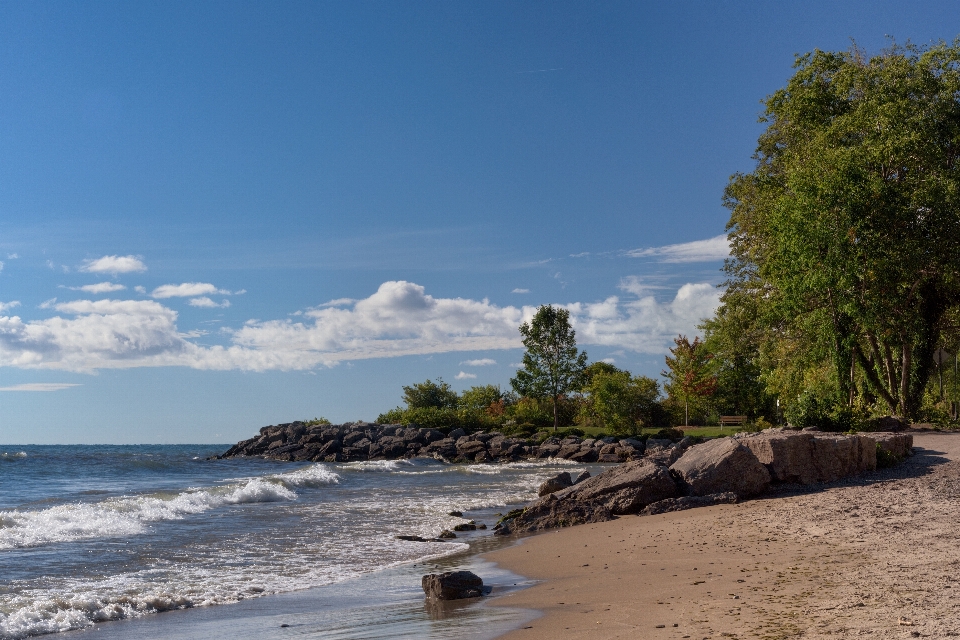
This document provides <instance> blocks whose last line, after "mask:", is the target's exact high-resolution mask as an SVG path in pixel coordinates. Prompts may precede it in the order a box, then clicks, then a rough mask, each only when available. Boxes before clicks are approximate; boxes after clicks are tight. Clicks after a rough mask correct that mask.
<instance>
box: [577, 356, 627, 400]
mask: <svg viewBox="0 0 960 640" xmlns="http://www.w3.org/2000/svg"><path fill="white" fill-rule="evenodd" d="M614 373H623V369H619V368H617V367H615V366H614V365H612V364H610V363H609V362H602V361H601V362H591V363H590V364H589V365H588V366H587V367H586V368H585V369H584V370H583V375H582V376H581V379H580V384H581V385H582V386H581V387H580V390H581V391H583V392H584V393H587V387H589V386H590V383H591V382H593V379H594V377H596V376H597V375H600V374H606V375H610V374H614Z"/></svg>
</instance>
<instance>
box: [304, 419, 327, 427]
mask: <svg viewBox="0 0 960 640" xmlns="http://www.w3.org/2000/svg"><path fill="white" fill-rule="evenodd" d="M303 424H305V425H306V426H308V427H316V426H320V425H325V424H330V421H329V420H327V419H326V418H324V417H322V416H321V417H319V418H314V419H313V420H304V421H303Z"/></svg>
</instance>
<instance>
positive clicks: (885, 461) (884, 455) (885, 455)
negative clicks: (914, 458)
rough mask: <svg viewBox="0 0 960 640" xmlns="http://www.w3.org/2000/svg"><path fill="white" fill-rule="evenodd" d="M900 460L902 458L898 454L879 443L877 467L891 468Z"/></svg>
mask: <svg viewBox="0 0 960 640" xmlns="http://www.w3.org/2000/svg"><path fill="white" fill-rule="evenodd" d="M899 462H900V459H899V458H897V456H895V455H893V454H892V453H890V452H889V451H887V450H886V449H884V448H883V447H881V446H880V443H879V442H878V443H877V468H878V469H889V468H890V467H895V466H896V465H897V463H899Z"/></svg>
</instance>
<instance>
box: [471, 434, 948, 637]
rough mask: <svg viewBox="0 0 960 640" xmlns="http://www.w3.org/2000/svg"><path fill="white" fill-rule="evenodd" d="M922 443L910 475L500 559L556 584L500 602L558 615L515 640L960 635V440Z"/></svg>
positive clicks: (574, 532) (582, 531)
mask: <svg viewBox="0 0 960 640" xmlns="http://www.w3.org/2000/svg"><path fill="white" fill-rule="evenodd" d="M914 445H915V446H916V447H918V448H919V449H920V451H919V453H918V454H917V455H916V456H914V457H913V458H910V459H909V460H907V462H905V463H904V464H903V465H901V466H900V467H898V468H896V469H892V470H886V471H880V472H876V473H873V474H870V475H868V476H864V477H861V478H856V479H852V480H850V481H846V482H840V483H834V484H831V485H826V486H821V487H817V488H813V489H812V490H811V488H806V489H804V490H802V491H798V490H797V488H793V489H792V490H782V491H780V492H779V494H777V495H775V496H772V497H768V498H765V499H762V500H754V501H750V502H746V503H743V504H739V505H721V506H716V507H709V508H704V509H695V510H691V511H685V512H680V513H668V514H662V515H658V516H645V517H633V516H628V517H624V518H621V519H619V520H615V521H613V522H607V523H602V524H598V525H584V526H580V527H573V528H570V529H562V530H559V531H556V532H550V533H545V534H542V535H539V536H534V537H531V538H528V539H526V540H524V541H523V543H522V544H520V545H516V546H513V547H510V548H508V549H504V550H501V551H497V552H495V553H492V554H490V555H489V556H488V557H489V558H490V559H491V560H494V561H496V562H498V563H500V564H502V565H503V566H505V567H506V568H508V569H510V570H513V571H516V572H517V573H520V574H522V575H525V576H528V577H531V578H535V579H539V580H544V582H542V583H540V584H538V585H536V586H534V587H532V588H530V589H526V590H524V591H520V592H517V593H514V594H510V595H506V596H504V597H502V598H499V599H497V600H495V601H492V602H493V603H494V604H500V605H504V606H518V607H527V608H533V609H539V610H541V611H543V612H544V614H545V615H544V617H542V618H540V619H538V620H535V621H534V622H533V623H531V626H530V627H528V628H525V629H520V630H517V631H514V632H511V633H510V634H508V635H506V636H504V637H505V638H508V639H510V640H515V639H526V640H533V639H536V638H551V639H555V638H696V639H698V640H699V639H701V638H713V637H729V638H799V637H802V638H850V637H859V636H866V637H871V638H909V637H932V638H943V637H951V636H960V434H937V433H921V434H916V435H915V438H914ZM661 625H662V626H661Z"/></svg>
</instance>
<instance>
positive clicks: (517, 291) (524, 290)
mask: <svg viewBox="0 0 960 640" xmlns="http://www.w3.org/2000/svg"><path fill="white" fill-rule="evenodd" d="M510 293H530V289H514V290H513V291H511V292H510Z"/></svg>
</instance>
